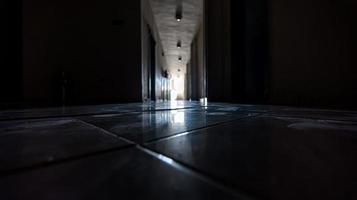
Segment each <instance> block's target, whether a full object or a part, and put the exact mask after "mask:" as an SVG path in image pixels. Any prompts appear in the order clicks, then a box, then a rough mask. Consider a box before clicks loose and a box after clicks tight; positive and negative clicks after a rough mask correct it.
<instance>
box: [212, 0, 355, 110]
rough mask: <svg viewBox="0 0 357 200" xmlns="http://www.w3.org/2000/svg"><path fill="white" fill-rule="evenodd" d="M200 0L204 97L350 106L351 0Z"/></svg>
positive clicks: (352, 55)
mask: <svg viewBox="0 0 357 200" xmlns="http://www.w3.org/2000/svg"><path fill="white" fill-rule="evenodd" d="M207 2H208V3H207V5H206V14H207V15H208V16H207V18H208V19H207V21H206V30H207V40H206V42H207V56H208V57H207V64H208V65H207V66H208V91H209V94H208V96H209V100H211V101H230V102H238V103H260V104H280V105H292V106H304V107H327V108H349V109H357V104H356V103H355V102H357V84H356V80H357V60H356V59H355V57H356V55H357V39H356V37H355V36H356V33H357V30H356V27H357V24H356V19H357V12H354V11H355V10H357V9H356V8H357V3H355V1H351V0H342V1H333V0H327V1H326V0H313V1H311V0H302V1H293V0H270V1H267V0H249V1H248V0H237V1H230V4H231V7H230V9H229V10H230V13H231V15H230V16H231V20H230V22H229V20H228V21H227V16H226V15H227V12H225V11H222V9H223V10H224V9H227V6H225V5H227V4H229V1H228V0H226V1H215V2H213V1H210V0H207ZM228 13H229V12H228ZM228 22H229V23H228ZM227 23H228V25H227ZM227 26H230V27H231V32H227V30H229V27H227ZM229 39H230V40H231V42H230V45H231V46H229V45H227V41H229ZM229 48H231V51H230V52H227V51H226V50H227V49H229ZM228 59H229V60H230V61H231V64H230V63H229V61H228Z"/></svg>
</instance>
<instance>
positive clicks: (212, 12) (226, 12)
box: [205, 0, 232, 101]
mask: <svg viewBox="0 0 357 200" xmlns="http://www.w3.org/2000/svg"><path fill="white" fill-rule="evenodd" d="M230 2H231V1H230V0H220V1H217V0H206V1H205V36H206V37H205V41H206V67H207V88H208V94H207V95H208V100H209V101H231V100H232V89H231V87H232V86H231V84H232V79H231V41H230V31H231V29H230V21H231V20H230V19H231V16H230Z"/></svg>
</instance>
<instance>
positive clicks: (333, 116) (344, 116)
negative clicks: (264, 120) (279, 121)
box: [269, 108, 357, 122]
mask: <svg viewBox="0 0 357 200" xmlns="http://www.w3.org/2000/svg"><path fill="white" fill-rule="evenodd" d="M269 114H271V115H275V116H282V117H284V116H285V117H301V118H311V119H324V120H338V121H353V122H357V112H354V111H339V110H320V109H306V108H284V109H276V110H272V111H270V112H269Z"/></svg>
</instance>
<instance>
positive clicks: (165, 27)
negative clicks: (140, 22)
mask: <svg viewBox="0 0 357 200" xmlns="http://www.w3.org/2000/svg"><path fill="white" fill-rule="evenodd" d="M150 4H151V8H152V11H153V14H154V19H155V23H156V25H157V28H158V31H159V36H160V39H161V43H162V46H163V49H164V53H165V58H166V60H167V64H168V66H167V67H168V69H169V71H170V73H172V74H181V73H186V64H187V63H188V61H189V60H190V55H191V42H192V40H193V38H194V36H195V34H196V32H197V30H198V27H199V25H200V23H201V21H202V20H201V19H202V12H203V0H150ZM180 4H181V5H182V20H181V21H180V22H178V21H177V20H176V10H177V8H178V6H179V5H180ZM178 41H181V48H180V49H179V48H177V43H178ZM180 56H181V57H182V61H181V62H180V61H179V57H180ZM178 70H180V72H178Z"/></svg>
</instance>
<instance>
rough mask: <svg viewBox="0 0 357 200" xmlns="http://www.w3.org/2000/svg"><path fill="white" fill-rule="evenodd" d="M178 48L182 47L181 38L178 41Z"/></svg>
mask: <svg viewBox="0 0 357 200" xmlns="http://www.w3.org/2000/svg"><path fill="white" fill-rule="evenodd" d="M177 48H178V49H181V41H180V40H179V41H178V42H177Z"/></svg>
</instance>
